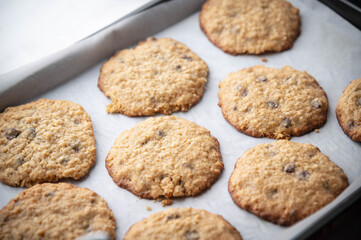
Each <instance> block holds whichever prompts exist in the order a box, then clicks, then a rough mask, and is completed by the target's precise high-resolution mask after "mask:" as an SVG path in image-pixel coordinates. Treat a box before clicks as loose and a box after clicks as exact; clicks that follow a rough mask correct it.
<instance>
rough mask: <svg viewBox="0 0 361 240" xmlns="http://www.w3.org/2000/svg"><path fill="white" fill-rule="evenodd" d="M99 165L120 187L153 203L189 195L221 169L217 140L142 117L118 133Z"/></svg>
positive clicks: (181, 122)
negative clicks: (154, 200) (104, 168)
mask: <svg viewBox="0 0 361 240" xmlns="http://www.w3.org/2000/svg"><path fill="white" fill-rule="evenodd" d="M105 164H106V168H107V169H108V172H109V174H110V176H111V177H112V178H113V180H114V182H115V183H116V184H118V185H119V186H120V187H122V188H125V189H127V190H128V191H130V192H132V193H133V194H135V195H137V196H140V197H144V198H148V199H158V200H161V199H164V198H167V199H171V198H172V197H187V196H195V195H197V194H199V193H200V192H202V191H203V190H205V189H207V188H209V187H210V186H211V185H212V183H213V182H214V181H215V180H216V178H217V177H218V175H219V174H220V172H221V170H222V168H223V163H222V157H221V154H220V150H219V143H218V141H217V139H216V138H214V137H212V136H211V134H210V132H209V131H208V130H207V129H205V128H204V127H201V126H199V125H197V124H195V123H193V122H191V121H188V120H185V119H182V118H179V117H175V116H167V117H157V118H148V119H147V120H145V121H143V122H140V123H138V124H137V125H136V126H134V127H133V128H131V129H129V130H126V131H124V132H123V133H121V134H120V135H119V136H118V137H117V139H116V140H115V143H114V145H113V146H112V148H111V149H110V151H109V153H108V156H107V158H106V160H105Z"/></svg>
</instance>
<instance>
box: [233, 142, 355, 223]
mask: <svg viewBox="0 0 361 240" xmlns="http://www.w3.org/2000/svg"><path fill="white" fill-rule="evenodd" d="M347 186H348V180H347V177H346V175H345V173H344V172H343V170H342V169H341V168H339V167H338V166H337V165H336V164H334V163H333V162H331V161H330V159H329V157H327V156H326V155H324V154H322V153H321V152H320V150H319V149H318V148H317V147H315V146H313V145H312V144H303V143H295V142H290V141H287V140H280V141H277V142H273V143H271V144H268V143H267V144H260V145H257V146H256V147H254V148H251V149H249V150H247V151H246V152H245V153H244V154H243V155H242V157H240V158H239V159H238V160H237V162H236V165H235V168H234V171H233V173H232V175H231V177H230V179H229V182H228V190H229V193H230V194H231V197H232V199H233V201H234V202H235V203H236V204H237V205H238V206H240V207H241V208H243V209H245V210H247V211H249V212H251V213H253V214H255V215H257V216H259V217H261V218H263V219H265V220H268V221H271V222H273V223H276V224H280V225H286V226H288V225H292V224H294V223H296V222H297V221H299V220H301V219H303V218H305V217H307V216H308V215H310V214H312V213H314V212H316V211H317V210H319V209H320V208H322V207H323V206H325V205H326V204H328V203H329V202H331V201H332V200H333V199H335V198H336V197H337V196H338V195H339V194H340V193H341V192H342V191H343V190H344V189H345V188H346V187H347Z"/></svg>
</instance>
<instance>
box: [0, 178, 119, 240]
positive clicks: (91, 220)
mask: <svg viewBox="0 0 361 240" xmlns="http://www.w3.org/2000/svg"><path fill="white" fill-rule="evenodd" d="M99 231H101V232H103V233H105V234H106V235H107V236H108V238H109V239H115V219H114V216H113V213H112V211H111V210H110V209H109V208H108V205H107V203H106V202H105V201H104V199H103V198H102V197H100V196H99V195H98V194H96V193H95V192H93V191H91V190H89V189H87V188H79V187H76V186H74V185H71V184H68V183H58V184H51V183H44V184H39V185H36V186H33V187H31V188H29V189H27V190H24V191H22V192H21V193H19V194H18V195H17V196H16V197H15V198H14V199H12V200H11V201H10V202H9V203H8V204H7V205H6V206H5V207H4V208H3V209H1V210H0V239H3V240H6V239H9V240H10V239H14V240H15V239H75V238H77V237H80V236H82V235H85V234H88V233H90V232H99Z"/></svg>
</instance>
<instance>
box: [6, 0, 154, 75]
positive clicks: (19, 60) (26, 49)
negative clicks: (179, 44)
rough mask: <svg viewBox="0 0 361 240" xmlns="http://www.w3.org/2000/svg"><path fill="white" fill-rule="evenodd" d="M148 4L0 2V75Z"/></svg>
mask: <svg viewBox="0 0 361 240" xmlns="http://www.w3.org/2000/svg"><path fill="white" fill-rule="evenodd" d="M150 1H151V0H132V1H129V0H101V1H99V0H77V1H74V0H58V1H47V0H31V1H27V0H16V1H9V0H0V36H1V37H0V74H2V73H6V72H8V71H11V70H14V69H16V68H18V67H21V66H23V65H25V64H27V63H30V62H32V61H36V60H38V59H40V58H43V57H46V56H48V55H50V54H52V53H55V52H57V51H60V50H61V49H64V48H66V47H68V46H70V45H71V44H73V43H75V42H77V41H79V40H81V39H83V38H85V37H87V36H89V35H90V34H92V33H94V32H96V31H97V30H99V29H102V28H103V27H105V26H107V25H109V24H111V23H113V22H114V21H116V20H118V19H119V18H121V17H122V16H125V15H126V14H128V13H130V12H132V11H133V10H135V9H137V8H139V7H140V6H142V5H144V4H146V3H148V2H150Z"/></svg>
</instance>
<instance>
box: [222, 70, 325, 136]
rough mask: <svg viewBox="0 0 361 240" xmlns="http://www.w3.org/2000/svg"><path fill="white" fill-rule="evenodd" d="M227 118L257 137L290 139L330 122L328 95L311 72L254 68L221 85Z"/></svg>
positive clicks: (236, 73) (231, 76) (240, 129)
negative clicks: (328, 119)
mask: <svg viewBox="0 0 361 240" xmlns="http://www.w3.org/2000/svg"><path fill="white" fill-rule="evenodd" d="M218 97H219V104H218V105H219V106H220V107H221V108H222V113H223V116H224V117H225V118H226V119H227V121H228V122H229V123H231V124H232V125H233V126H234V127H235V128H236V129H237V130H238V131H240V132H242V133H245V134H247V135H250V136H254V137H269V138H276V139H289V138H290V137H291V136H300V135H303V134H305V133H307V132H310V131H313V130H315V129H318V128H320V127H321V126H322V125H323V124H324V123H325V122H326V120H327V109H328V101H327V95H326V93H325V91H324V90H323V89H322V87H321V86H320V85H319V84H318V83H317V81H316V80H315V79H314V78H313V77H312V76H311V75H309V74H308V73H307V72H301V71H297V70H295V69H292V68H291V67H289V66H286V67H283V68H281V69H275V68H268V67H265V66H254V67H251V68H245V69H242V70H240V71H238V72H233V73H230V74H228V76H227V77H226V78H225V79H224V80H223V81H222V82H220V84H219V92H218Z"/></svg>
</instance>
